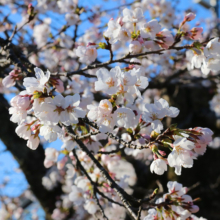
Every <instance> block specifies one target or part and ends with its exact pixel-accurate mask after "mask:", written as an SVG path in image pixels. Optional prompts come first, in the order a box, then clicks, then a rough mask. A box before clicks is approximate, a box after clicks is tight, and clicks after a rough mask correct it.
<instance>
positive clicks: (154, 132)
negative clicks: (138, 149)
mask: <svg viewBox="0 0 220 220" xmlns="http://www.w3.org/2000/svg"><path fill="white" fill-rule="evenodd" d="M158 135H159V133H157V132H156V131H152V132H151V134H150V137H151V138H152V139H156V138H157V136H158Z"/></svg>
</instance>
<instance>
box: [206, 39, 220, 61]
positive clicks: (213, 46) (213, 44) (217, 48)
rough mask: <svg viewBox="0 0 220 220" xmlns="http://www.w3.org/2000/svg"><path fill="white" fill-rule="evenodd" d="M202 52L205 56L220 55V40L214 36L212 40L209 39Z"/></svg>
mask: <svg viewBox="0 0 220 220" xmlns="http://www.w3.org/2000/svg"><path fill="white" fill-rule="evenodd" d="M203 51H204V54H205V56H206V57H209V56H214V57H219V56H220V42H219V38H218V37H216V38H214V39H212V40H210V41H209V42H208V43H207V45H206V47H205V48H204V50H203Z"/></svg>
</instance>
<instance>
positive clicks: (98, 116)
mask: <svg viewBox="0 0 220 220" xmlns="http://www.w3.org/2000/svg"><path fill="white" fill-rule="evenodd" d="M87 108H88V109H89V112H88V114H87V117H88V118H89V119H90V120H92V121H95V120H96V122H97V125H98V126H99V130H100V131H101V132H102V133H106V132H111V131H112V130H113V127H114V126H115V124H116V121H115V120H116V118H115V115H114V114H112V113H111V112H112V104H111V102H109V101H108V100H102V101H101V102H100V103H99V106H93V105H88V106H87Z"/></svg>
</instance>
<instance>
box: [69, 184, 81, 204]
mask: <svg viewBox="0 0 220 220" xmlns="http://www.w3.org/2000/svg"><path fill="white" fill-rule="evenodd" d="M71 188H72V191H71V193H70V194H69V200H70V201H72V202H74V205H76V206H79V205H81V204H82V203H83V202H84V198H83V190H82V189H80V188H78V187H77V186H74V185H73V186H72V187H71Z"/></svg>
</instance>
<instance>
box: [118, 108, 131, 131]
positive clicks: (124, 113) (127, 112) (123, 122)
mask: <svg viewBox="0 0 220 220" xmlns="http://www.w3.org/2000/svg"><path fill="white" fill-rule="evenodd" d="M114 114H115V116H116V123H117V126H118V127H124V128H130V127H133V126H134V123H135V114H134V112H133V111H132V110H131V109H129V108H125V107H122V108H118V109H117V110H116V111H115V112H114Z"/></svg>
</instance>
